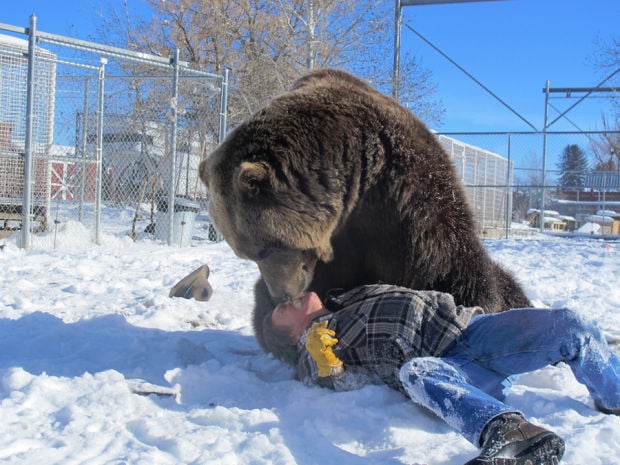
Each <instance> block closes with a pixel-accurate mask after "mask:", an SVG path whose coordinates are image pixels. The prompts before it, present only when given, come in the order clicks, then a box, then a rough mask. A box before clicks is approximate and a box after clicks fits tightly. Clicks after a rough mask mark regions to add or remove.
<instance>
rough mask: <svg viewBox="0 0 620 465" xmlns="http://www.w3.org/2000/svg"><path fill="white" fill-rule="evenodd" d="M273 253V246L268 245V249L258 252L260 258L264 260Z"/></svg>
mask: <svg viewBox="0 0 620 465" xmlns="http://www.w3.org/2000/svg"><path fill="white" fill-rule="evenodd" d="M272 253H273V248H271V247H267V248H266V249H263V250H261V251H260V252H259V253H258V259H259V260H264V259H266V258H267V257H269V255H271V254H272Z"/></svg>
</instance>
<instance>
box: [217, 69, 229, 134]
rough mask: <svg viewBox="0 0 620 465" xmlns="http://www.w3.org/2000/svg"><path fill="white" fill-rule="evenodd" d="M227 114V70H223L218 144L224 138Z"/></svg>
mask: <svg viewBox="0 0 620 465" xmlns="http://www.w3.org/2000/svg"><path fill="white" fill-rule="evenodd" d="M227 114H228V68H226V69H225V70H224V77H223V79H222V93H221V94H220V133H219V140H218V143H219V144H221V143H222V142H223V141H224V138H225V137H226V125H227V124H228V122H227Z"/></svg>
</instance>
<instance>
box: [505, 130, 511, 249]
mask: <svg viewBox="0 0 620 465" xmlns="http://www.w3.org/2000/svg"><path fill="white" fill-rule="evenodd" d="M511 158H512V134H510V133H508V162H507V164H506V239H508V235H509V234H510V223H511V222H512V221H511V220H512V185H511V184H512V183H511V179H510V174H511V173H512V170H511V169H510V168H511V167H510V164H511Z"/></svg>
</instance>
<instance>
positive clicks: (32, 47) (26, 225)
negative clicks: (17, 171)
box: [20, 15, 48, 249]
mask: <svg viewBox="0 0 620 465" xmlns="http://www.w3.org/2000/svg"><path fill="white" fill-rule="evenodd" d="M36 34H37V17H36V16H35V15H31V16H30V25H29V28H28V75H27V81H26V134H25V137H26V140H25V142H24V198H23V199H22V232H21V243H20V247H21V248H23V249H27V248H29V247H30V210H31V209H32V182H33V176H32V125H33V121H32V118H33V115H32V113H33V107H34V78H35V76H34V71H35V65H36V60H35V59H36V57H35V54H36V42H37V41H36ZM47 213H48V212H46V213H45V214H46V215H47Z"/></svg>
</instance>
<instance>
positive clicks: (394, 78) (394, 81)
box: [392, 0, 403, 102]
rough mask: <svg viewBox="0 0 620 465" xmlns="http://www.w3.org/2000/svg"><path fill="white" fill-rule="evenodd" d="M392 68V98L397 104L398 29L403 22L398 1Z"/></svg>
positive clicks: (398, 68)
mask: <svg viewBox="0 0 620 465" xmlns="http://www.w3.org/2000/svg"><path fill="white" fill-rule="evenodd" d="M394 10H395V13H394V66H393V68H392V97H394V100H396V101H397V102H398V98H399V94H400V29H401V24H402V22H403V9H402V6H401V4H400V0H396V6H395V8H394Z"/></svg>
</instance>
